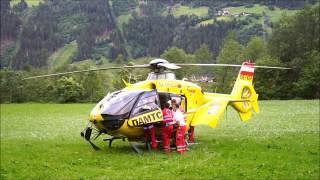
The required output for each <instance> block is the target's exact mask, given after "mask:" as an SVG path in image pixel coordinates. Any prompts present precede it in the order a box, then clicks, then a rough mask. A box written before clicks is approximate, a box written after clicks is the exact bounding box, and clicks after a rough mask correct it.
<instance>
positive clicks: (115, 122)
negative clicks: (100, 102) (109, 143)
mask: <svg viewBox="0 0 320 180" xmlns="http://www.w3.org/2000/svg"><path fill="white" fill-rule="evenodd" d="M101 116H102V117H103V121H101V123H102V125H103V126H104V127H105V128H106V129H108V130H111V131H115V130H118V129H119V128H120V127H121V126H122V125H123V123H124V121H125V120H124V119H122V118H121V117H119V116H113V115H108V114H102V115H101Z"/></svg>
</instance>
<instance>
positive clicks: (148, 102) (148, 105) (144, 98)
mask: <svg viewBox="0 0 320 180" xmlns="http://www.w3.org/2000/svg"><path fill="white" fill-rule="evenodd" d="M157 108H159V98H158V94H157V91H150V92H145V93H144V94H143V95H141V96H140V98H139V100H138V102H137V103H136V105H135V107H134V108H133V110H132V112H131V116H136V115H139V114H142V113H144V112H147V111H152V110H154V109H157Z"/></svg>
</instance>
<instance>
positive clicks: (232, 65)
mask: <svg viewBox="0 0 320 180" xmlns="http://www.w3.org/2000/svg"><path fill="white" fill-rule="evenodd" d="M176 65H178V66H208V67H214V66H217V67H241V66H242V65H239V64H176ZM254 68H264V69H291V68H287V67H275V66H254Z"/></svg>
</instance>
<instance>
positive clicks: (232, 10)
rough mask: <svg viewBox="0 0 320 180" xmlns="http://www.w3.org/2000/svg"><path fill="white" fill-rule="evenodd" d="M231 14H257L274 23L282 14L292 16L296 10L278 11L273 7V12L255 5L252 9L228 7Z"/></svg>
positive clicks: (278, 9) (265, 7)
mask: <svg viewBox="0 0 320 180" xmlns="http://www.w3.org/2000/svg"><path fill="white" fill-rule="evenodd" d="M228 9H229V11H230V13H231V14H239V13H242V12H246V13H250V14H259V15H263V13H265V14H266V16H269V17H270V20H271V22H276V21H278V20H279V19H280V17H281V16H282V15H283V14H286V15H288V16H290V15H293V14H295V13H296V12H297V10H289V9H280V8H278V7H274V10H270V9H269V8H268V7H267V6H261V5H257V4H255V5H254V6H252V7H246V6H239V7H230V8H228Z"/></svg>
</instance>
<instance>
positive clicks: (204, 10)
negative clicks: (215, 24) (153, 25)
mask: <svg viewBox="0 0 320 180" xmlns="http://www.w3.org/2000/svg"><path fill="white" fill-rule="evenodd" d="M208 9H209V8H208V7H206V6H202V7H195V8H193V7H189V6H178V7H174V8H173V9H172V14H173V16H175V17H179V16H183V15H185V16H191V15H196V16H199V17H201V16H206V15H208ZM167 14H168V12H167V11H165V12H164V13H163V15H167Z"/></svg>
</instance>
